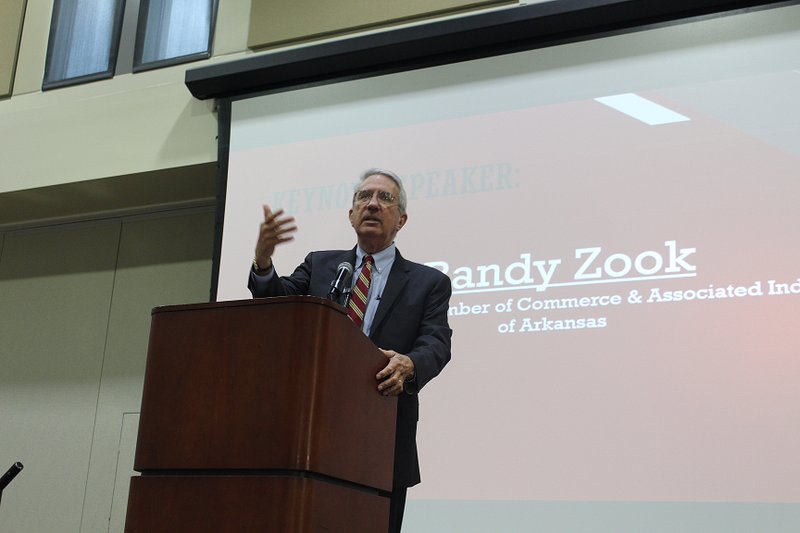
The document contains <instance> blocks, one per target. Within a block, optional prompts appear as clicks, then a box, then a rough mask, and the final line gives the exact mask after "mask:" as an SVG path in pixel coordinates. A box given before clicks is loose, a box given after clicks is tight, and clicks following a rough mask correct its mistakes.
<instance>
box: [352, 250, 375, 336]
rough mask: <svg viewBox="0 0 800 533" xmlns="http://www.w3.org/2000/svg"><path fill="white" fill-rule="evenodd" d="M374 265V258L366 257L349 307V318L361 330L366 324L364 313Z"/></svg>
mask: <svg viewBox="0 0 800 533" xmlns="http://www.w3.org/2000/svg"><path fill="white" fill-rule="evenodd" d="M372 264H373V259H372V256H371V255H368V256H366V257H365V258H364V265H363V266H362V267H361V272H359V274H358V281H356V286H355V287H353V292H352V294H351V297H350V303H349V304H348V306H347V316H349V317H350V320H352V321H353V323H354V324H355V325H356V326H358V327H359V328H360V327H361V324H363V323H364V313H365V312H366V311H367V296H369V284H370V282H371V281H372Z"/></svg>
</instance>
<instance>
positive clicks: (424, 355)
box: [248, 248, 452, 487]
mask: <svg viewBox="0 0 800 533" xmlns="http://www.w3.org/2000/svg"><path fill="white" fill-rule="evenodd" d="M355 258H356V250H355V248H353V249H352V250H331V251H324V252H311V253H310V254H308V256H306V258H305V261H304V262H303V264H301V265H300V266H298V267H297V269H295V271H294V273H293V274H292V275H291V276H284V277H278V276H277V275H275V276H273V277H272V279H271V280H270V283H269V284H268V286H267V288H266V289H265V290H261V291H259V290H257V288H256V286H255V283H254V279H255V278H254V275H253V274H252V273H251V275H250V281H249V283H248V288H249V289H250V292H251V293H252V294H253V297H254V298H260V297H264V296H288V295H312V296H321V297H323V298H324V297H325V296H326V295H327V294H328V291H329V290H330V283H331V280H333V279H334V278H335V277H336V267H337V266H338V265H339V264H340V263H342V262H343V261H347V262H349V263H350V264H355ZM451 292H452V288H451V285H450V279H449V278H448V277H447V276H445V275H444V274H442V273H441V272H440V271H438V270H436V269H434V268H431V267H427V266H425V265H421V264H418V263H413V262H411V261H407V260H406V259H404V258H403V256H402V255H400V251H399V250H398V251H397V254H396V256H395V260H394V264H393V265H392V270H391V272H390V273H389V278H388V279H387V280H386V286H385V288H384V291H383V294H382V295H381V300H380V304H379V305H378V309H377V312H376V314H375V319H374V320H373V322H372V327H371V331H370V336H369V337H370V339H371V340H372V341H373V342H374V343H375V345H376V346H377V347H378V348H383V349H385V350H395V351H396V352H399V353H402V354H406V355H408V356H409V357H410V358H411V359H412V360H413V361H414V366H415V368H416V376H415V379H414V381H413V382H409V383H407V384H406V392H405V393H403V394H401V395H400V396H399V398H398V406H397V436H396V440H395V463H394V485H395V486H396V487H410V486H413V485H416V484H417V483H419V481H420V474H419V462H418V460H417V443H416V434H417V420H418V419H419V400H418V397H417V392H419V390H420V389H422V387H424V386H425V384H426V383H428V381H430V380H431V379H433V378H434V377H436V376H437V375H438V374H439V372H441V370H442V368H443V367H444V365H446V364H447V362H448V361H449V360H450V337H451V334H452V330H451V329H450V327H449V325H448V323H447V311H448V308H449V302H450V294H451ZM375 385H376V387H377V382H376V384H375Z"/></svg>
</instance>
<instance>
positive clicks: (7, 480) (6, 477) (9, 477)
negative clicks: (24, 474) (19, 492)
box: [0, 462, 23, 492]
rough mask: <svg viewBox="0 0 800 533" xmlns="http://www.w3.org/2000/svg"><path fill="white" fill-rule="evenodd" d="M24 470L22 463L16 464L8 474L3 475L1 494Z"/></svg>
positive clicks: (0, 481)
mask: <svg viewBox="0 0 800 533" xmlns="http://www.w3.org/2000/svg"><path fill="white" fill-rule="evenodd" d="M22 468H23V467H22V463H20V462H16V463H14V464H13V465H11V468H9V469H8V470H6V473H5V474H3V477H0V492H3V489H4V488H6V487H7V486H8V484H9V483H11V480H12V479H14V478H15V477H17V474H19V472H20V470H22Z"/></svg>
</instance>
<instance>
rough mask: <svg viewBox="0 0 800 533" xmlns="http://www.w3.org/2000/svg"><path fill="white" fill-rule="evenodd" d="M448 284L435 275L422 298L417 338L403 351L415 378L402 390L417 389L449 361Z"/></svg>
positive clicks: (447, 281) (450, 290) (413, 390)
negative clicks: (430, 287)
mask: <svg viewBox="0 0 800 533" xmlns="http://www.w3.org/2000/svg"><path fill="white" fill-rule="evenodd" d="M451 293H452V286H451V283H450V279H449V278H448V277H447V276H445V275H443V274H442V275H439V276H437V277H436V280H435V282H434V284H433V288H432V289H431V290H430V292H428V294H427V296H426V298H425V304H424V308H423V314H422V317H421V320H420V324H419V330H418V333H417V338H416V340H415V341H414V345H413V347H412V349H411V351H410V352H409V353H408V354H406V355H408V356H409V357H410V358H411V360H412V361H414V367H415V371H416V374H415V377H414V379H413V380H412V381H410V382H408V383H407V384H406V387H405V389H406V392H408V393H411V394H415V393H417V392H419V391H420V390H421V389H422V387H424V386H425V384H426V383H428V382H429V381H430V380H432V379H433V378H435V377H436V376H438V375H439V372H441V371H442V369H443V368H444V366H445V365H446V364H447V363H448V362H449V361H450V340H451V337H452V333H453V331H452V330H451V329H450V326H449V324H448V322H447V312H448V309H449V307H450V295H451Z"/></svg>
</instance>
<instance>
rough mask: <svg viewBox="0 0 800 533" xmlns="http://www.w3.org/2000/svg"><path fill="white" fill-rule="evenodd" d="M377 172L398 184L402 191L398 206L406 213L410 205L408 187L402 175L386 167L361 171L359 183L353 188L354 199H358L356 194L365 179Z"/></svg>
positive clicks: (401, 212)
mask: <svg viewBox="0 0 800 533" xmlns="http://www.w3.org/2000/svg"><path fill="white" fill-rule="evenodd" d="M376 174H378V175H381V176H386V177H387V178H389V179H390V180H392V181H393V182H394V184H395V185H397V189H398V190H399V191H400V197H399V198H398V199H397V208H398V209H399V210H400V214H403V213H405V212H406V207H407V206H408V199H407V197H406V189H405V187H403V180H401V179H400V176H398V175H397V174H395V173H394V172H392V171H391V170H386V169H385V168H370V169H368V170H365V171H364V172H362V173H361V176H360V177H359V179H358V183H356V186H355V188H354V190H353V201H355V199H356V196H355V195H356V193H357V192H358V187H359V186H360V185H361V184H362V183H363V182H364V180H365V179H367V178H368V177H370V176H374V175H376Z"/></svg>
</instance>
